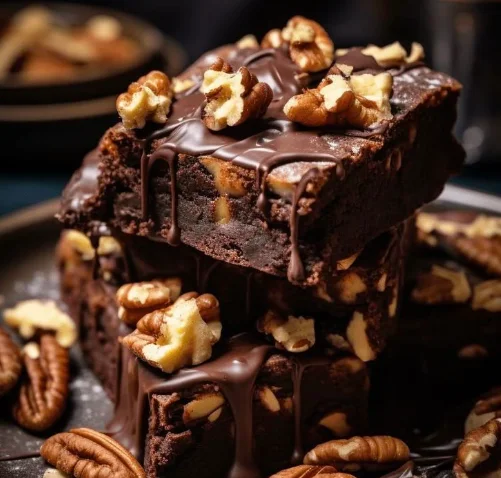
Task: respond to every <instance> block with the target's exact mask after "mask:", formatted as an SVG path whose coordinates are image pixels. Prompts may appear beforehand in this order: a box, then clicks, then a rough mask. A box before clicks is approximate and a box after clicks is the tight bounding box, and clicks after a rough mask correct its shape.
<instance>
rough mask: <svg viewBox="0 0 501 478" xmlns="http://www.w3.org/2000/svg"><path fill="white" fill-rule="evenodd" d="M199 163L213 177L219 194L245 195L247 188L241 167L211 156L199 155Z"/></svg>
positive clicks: (236, 196) (235, 196)
mask: <svg viewBox="0 0 501 478" xmlns="http://www.w3.org/2000/svg"><path fill="white" fill-rule="evenodd" d="M200 163H201V164H202V165H203V166H204V168H205V169H207V171H209V173H211V174H212V176H213V177H214V184H215V186H216V189H217V191H218V192H219V194H221V195H223V196H224V195H228V196H230V197H234V198H239V197H242V196H245V194H246V193H247V189H246V187H245V183H244V178H243V176H242V172H241V168H239V167H238V166H235V165H234V164H232V163H231V162H229V161H225V160H224V159H217V158H213V157H212V156H203V157H201V158H200Z"/></svg>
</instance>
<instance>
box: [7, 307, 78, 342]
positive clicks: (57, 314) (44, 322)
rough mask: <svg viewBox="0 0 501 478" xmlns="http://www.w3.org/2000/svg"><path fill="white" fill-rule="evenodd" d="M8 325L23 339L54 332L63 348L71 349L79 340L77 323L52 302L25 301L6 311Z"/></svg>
mask: <svg viewBox="0 0 501 478" xmlns="http://www.w3.org/2000/svg"><path fill="white" fill-rule="evenodd" d="M4 320H5V323H6V324H7V325H9V326H10V327H13V328H15V329H17V330H18V331H19V334H20V335H21V337H22V338H23V339H27V340H28V339H31V338H33V337H34V336H35V334H37V333H40V332H54V333H55V337H56V339H57V341H58V342H59V343H60V344H61V345H62V346H63V347H71V345H73V343H74V342H75V340H76V339H77V331H76V327H75V323H74V322H73V320H71V317H70V316H69V315H67V314H65V313H64V312H63V311H62V310H61V309H60V308H59V307H58V306H57V304H56V303H55V302H54V301H52V300H47V301H42V300H35V299H34V300H25V301H23V302H19V303H18V304H16V306H15V307H13V308H12V309H6V310H5V311H4Z"/></svg>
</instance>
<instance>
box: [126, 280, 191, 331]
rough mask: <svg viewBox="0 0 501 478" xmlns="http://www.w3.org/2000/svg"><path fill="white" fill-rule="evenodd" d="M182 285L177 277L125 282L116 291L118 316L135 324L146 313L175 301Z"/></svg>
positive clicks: (127, 322)
mask: <svg viewBox="0 0 501 478" xmlns="http://www.w3.org/2000/svg"><path fill="white" fill-rule="evenodd" d="M181 287H182V283H181V279H179V278H177V277H171V278H167V279H153V280H151V281H148V282H146V281H144V282H133V283H129V284H124V285H123V286H121V287H120V288H119V289H118V290H117V293H116V299H117V303H118V305H119V309H118V317H119V319H120V320H123V321H124V322H125V323H126V324H128V325H131V326H135V325H136V324H137V323H138V321H139V320H140V319H142V318H143V317H144V316H145V315H146V314H149V313H150V312H153V311H154V310H156V309H162V308H164V307H167V306H168V305H171V304H172V303H174V301H176V300H177V298H178V297H179V295H180V293H181Z"/></svg>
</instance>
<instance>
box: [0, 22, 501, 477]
mask: <svg viewBox="0 0 501 478" xmlns="http://www.w3.org/2000/svg"><path fill="white" fill-rule="evenodd" d="M460 89H461V86H460V84H459V83H458V82H457V81H455V80H454V79H452V78H450V77H449V76H447V75H445V74H443V73H439V72H436V71H433V70H431V69H430V68H429V67H427V66H426V64H425V61H424V51H423V49H422V47H421V46H420V45H419V44H417V43H415V44H413V45H412V48H411V50H410V52H409V53H408V52H407V51H406V50H405V49H404V48H403V47H402V46H401V45H400V44H399V43H394V44H391V45H388V46H385V47H377V46H374V45H369V46H367V47H354V48H350V49H346V50H341V49H335V47H334V44H333V42H332V40H331V39H330V37H329V36H328V34H327V33H326V32H325V30H324V29H323V28H322V27H321V26H320V25H319V24H318V23H316V22H314V21H312V20H309V19H306V18H304V17H299V16H297V17H293V18H292V19H291V20H290V21H289V22H288V23H287V25H286V26H285V27H284V28H282V29H274V30H272V31H270V32H269V33H268V34H267V35H266V36H265V37H264V38H263V39H262V41H261V42H258V41H257V40H256V38H255V37H253V36H252V35H249V36H247V37H244V38H243V39H242V40H240V41H238V42H237V43H235V44H232V45H225V46H223V47H220V48H218V49H216V50H214V51H210V52H208V53H207V54H205V55H203V56H202V57H201V58H200V59H199V60H197V61H196V62H195V63H194V64H193V65H192V66H190V67H189V68H188V69H187V70H186V71H185V72H184V73H182V74H181V75H180V76H178V77H175V78H172V79H171V78H169V77H168V76H167V75H166V74H164V73H162V72H160V71H153V72H151V73H149V74H148V75H146V76H144V77H141V78H139V79H138V81H137V82H134V83H132V84H131V85H130V87H129V88H128V90H127V91H126V92H124V93H123V94H122V95H120V96H119V97H118V99H117V111H118V114H119V115H120V118H121V121H120V122H119V123H118V124H117V125H116V126H114V127H112V128H111V129H109V130H108V131H106V132H105V133H104V135H103V137H102V138H101V140H100V142H99V144H98V146H97V147H96V149H95V150H93V151H92V152H90V153H89V154H88V155H87V156H86V157H85V158H84V160H83V163H82V166H81V167H80V169H79V170H78V171H77V172H76V173H75V174H74V176H73V178H72V179H71V181H70V182H69V184H68V185H67V187H66V189H65V191H64V192H63V195H62V198H61V201H60V203H59V202H58V203H57V204H56V205H54V204H49V205H47V206H45V207H44V208H45V209H43V208H42V209H35V210H34V211H31V212H30V211H28V212H27V213H25V214H24V217H20V218H19V217H18V218H14V219H12V220H11V222H10V224H9V221H7V222H5V223H4V224H5V225H4V226H3V227H4V230H3V231H2V229H1V227H0V243H2V244H3V245H4V247H2V248H1V250H2V252H1V254H2V259H3V264H5V267H4V274H3V277H2V279H0V286H1V287H2V293H3V295H4V300H3V302H4V304H3V305H4V312H3V319H4V323H3V325H2V328H1V329H0V341H1V348H0V366H1V367H0V393H1V395H2V398H1V399H0V400H1V401H2V404H4V403H5V406H4V408H3V409H4V410H5V411H6V412H5V413H4V414H3V415H2V422H1V423H0V430H2V431H3V433H2V435H1V436H0V475H1V476H4V474H5V476H13V477H17V476H20V477H21V476H42V475H44V474H46V476H47V477H49V476H76V477H78V478H94V477H98V476H99V477H115V476H116V477H148V478H157V477H158V478H161V477H176V476H183V477H187V476H197V477H208V478H209V477H211V478H219V477H221V478H226V477H230V478H259V477H263V478H265V477H270V476H275V477H280V478H286V477H289V478H295V477H298V478H299V477H305V478H306V477H313V476H317V475H319V476H320V477H322V476H324V478H325V475H329V476H331V477H332V478H336V477H335V476H334V475H339V476H337V478H350V477H351V476H356V477H358V476H366V475H367V476H377V477H379V476H384V475H385V476H391V477H400V476H402V477H412V476H423V477H425V476H426V477H435V476H438V475H440V476H449V475H450V476H452V475H454V476H456V477H460V478H463V477H470V476H471V477H477V476H478V477H483V476H487V475H492V474H494V475H496V473H497V474H499V473H501V444H500V445H498V441H499V438H500V437H501V421H500V420H498V419H497V418H496V417H497V416H498V415H499V414H500V411H501V392H500V389H499V388H496V387H499V385H501V384H500V383H499V380H498V377H497V373H496V371H497V368H498V367H499V363H500V358H501V354H500V351H499V339H500V338H501V327H500V326H499V325H498V319H499V318H500V317H501V315H500V314H501V279H500V276H501V200H498V199H497V198H495V197H492V196H488V195H482V194H478V193H474V192H471V191H466V190H462V189H461V188H457V187H447V188H446V189H445V192H444V193H443V194H442V196H440V194H441V193H442V191H443V190H444V185H445V182H446V181H447V179H448V178H449V177H450V176H451V175H452V174H454V173H456V172H458V171H459V169H460V168H461V165H462V162H463V160H464V152H463V150H462V148H461V146H460V145H459V144H458V143H457V142H456V140H455V139H454V137H453V135H452V133H451V129H452V127H453V125H454V121H455V117H456V102H457V98H458V95H459V93H460ZM439 196H440V198H439ZM437 198H438V199H437ZM54 214H55V215H56V216H57V219H58V221H59V223H60V224H61V225H62V226H63V230H62V232H60V229H59V228H60V226H58V225H57V224H56V220H55V219H52V218H53V215H54ZM0 226H1V225H0ZM7 437H9V438H7ZM496 476H497V475H496Z"/></svg>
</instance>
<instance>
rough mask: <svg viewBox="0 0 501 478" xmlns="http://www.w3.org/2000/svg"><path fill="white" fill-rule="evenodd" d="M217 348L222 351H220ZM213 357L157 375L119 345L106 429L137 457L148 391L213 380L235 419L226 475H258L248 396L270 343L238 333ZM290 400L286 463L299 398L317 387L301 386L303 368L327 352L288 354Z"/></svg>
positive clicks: (294, 459)
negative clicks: (116, 389) (114, 396)
mask: <svg viewBox="0 0 501 478" xmlns="http://www.w3.org/2000/svg"><path fill="white" fill-rule="evenodd" d="M221 349H222V350H221ZM221 349H220V350H219V351H218V352H217V353H218V356H217V357H215V358H214V359H212V360H211V361H210V362H206V363H204V364H202V365H199V366H197V367H194V368H187V369H183V370H180V371H179V372H176V373H175V374H173V375H167V374H162V373H161V372H158V371H157V370H154V369H153V368H152V367H150V366H149V365H147V364H145V363H143V362H142V361H141V360H139V359H138V358H136V357H135V356H134V355H133V354H132V353H131V352H129V351H128V350H127V349H125V348H123V347H122V377H121V380H120V383H121V385H120V387H121V391H120V394H119V397H118V401H117V406H116V410H115V417H114V419H113V420H112V422H111V423H110V424H109V426H108V428H109V434H110V435H111V436H113V438H115V439H116V440H118V441H120V442H121V443H122V444H123V445H124V446H125V447H127V448H128V449H129V450H131V452H132V453H133V454H134V455H136V456H137V457H138V458H140V459H142V458H144V446H145V440H146V436H147V433H148V416H149V413H148V411H149V403H150V398H151V396H152V394H167V395H168V394H171V393H175V392H179V391H181V390H183V389H187V388H190V387H193V386H196V385H200V384H205V383H214V384H216V385H217V386H218V387H219V388H220V389H221V391H222V393H223V394H224V396H225V398H226V400H227V402H228V404H229V406H230V409H231V411H232V415H233V419H234V422H235V449H234V451H233V452H232V451H230V450H229V452H230V453H234V458H233V465H232V467H231V469H230V470H229V472H228V475H227V476H228V477H230V478H259V477H260V476H261V475H260V472H259V469H258V467H257V464H256V462H255V460H254V457H253V440H254V439H253V397H254V392H253V390H254V384H255V381H256V378H257V376H258V374H259V372H260V370H261V367H262V366H263V364H264V363H265V361H266V359H267V357H268V356H269V355H270V354H271V353H272V352H273V350H275V349H274V347H272V346H270V345H268V344H266V343H264V342H263V340H262V339H261V338H260V337H256V336H254V335H253V334H241V335H237V336H235V337H233V338H232V339H231V340H229V341H228V342H227V344H226V345H222V346H221ZM292 360H293V371H292V383H293V403H294V424H295V425H294V430H295V436H294V449H293V454H292V456H291V460H290V461H291V463H296V464H297V463H301V462H302V458H303V456H304V453H305V450H303V445H302V439H301V435H302V415H301V397H302V396H304V393H309V394H314V393H316V392H318V391H315V390H306V391H303V390H302V388H301V384H302V378H303V374H304V371H305V370H306V369H307V368H309V367H315V366H326V365H327V364H329V363H331V362H332V359H330V358H328V357H319V356H312V355H309V354H298V355H296V356H294V357H292Z"/></svg>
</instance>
